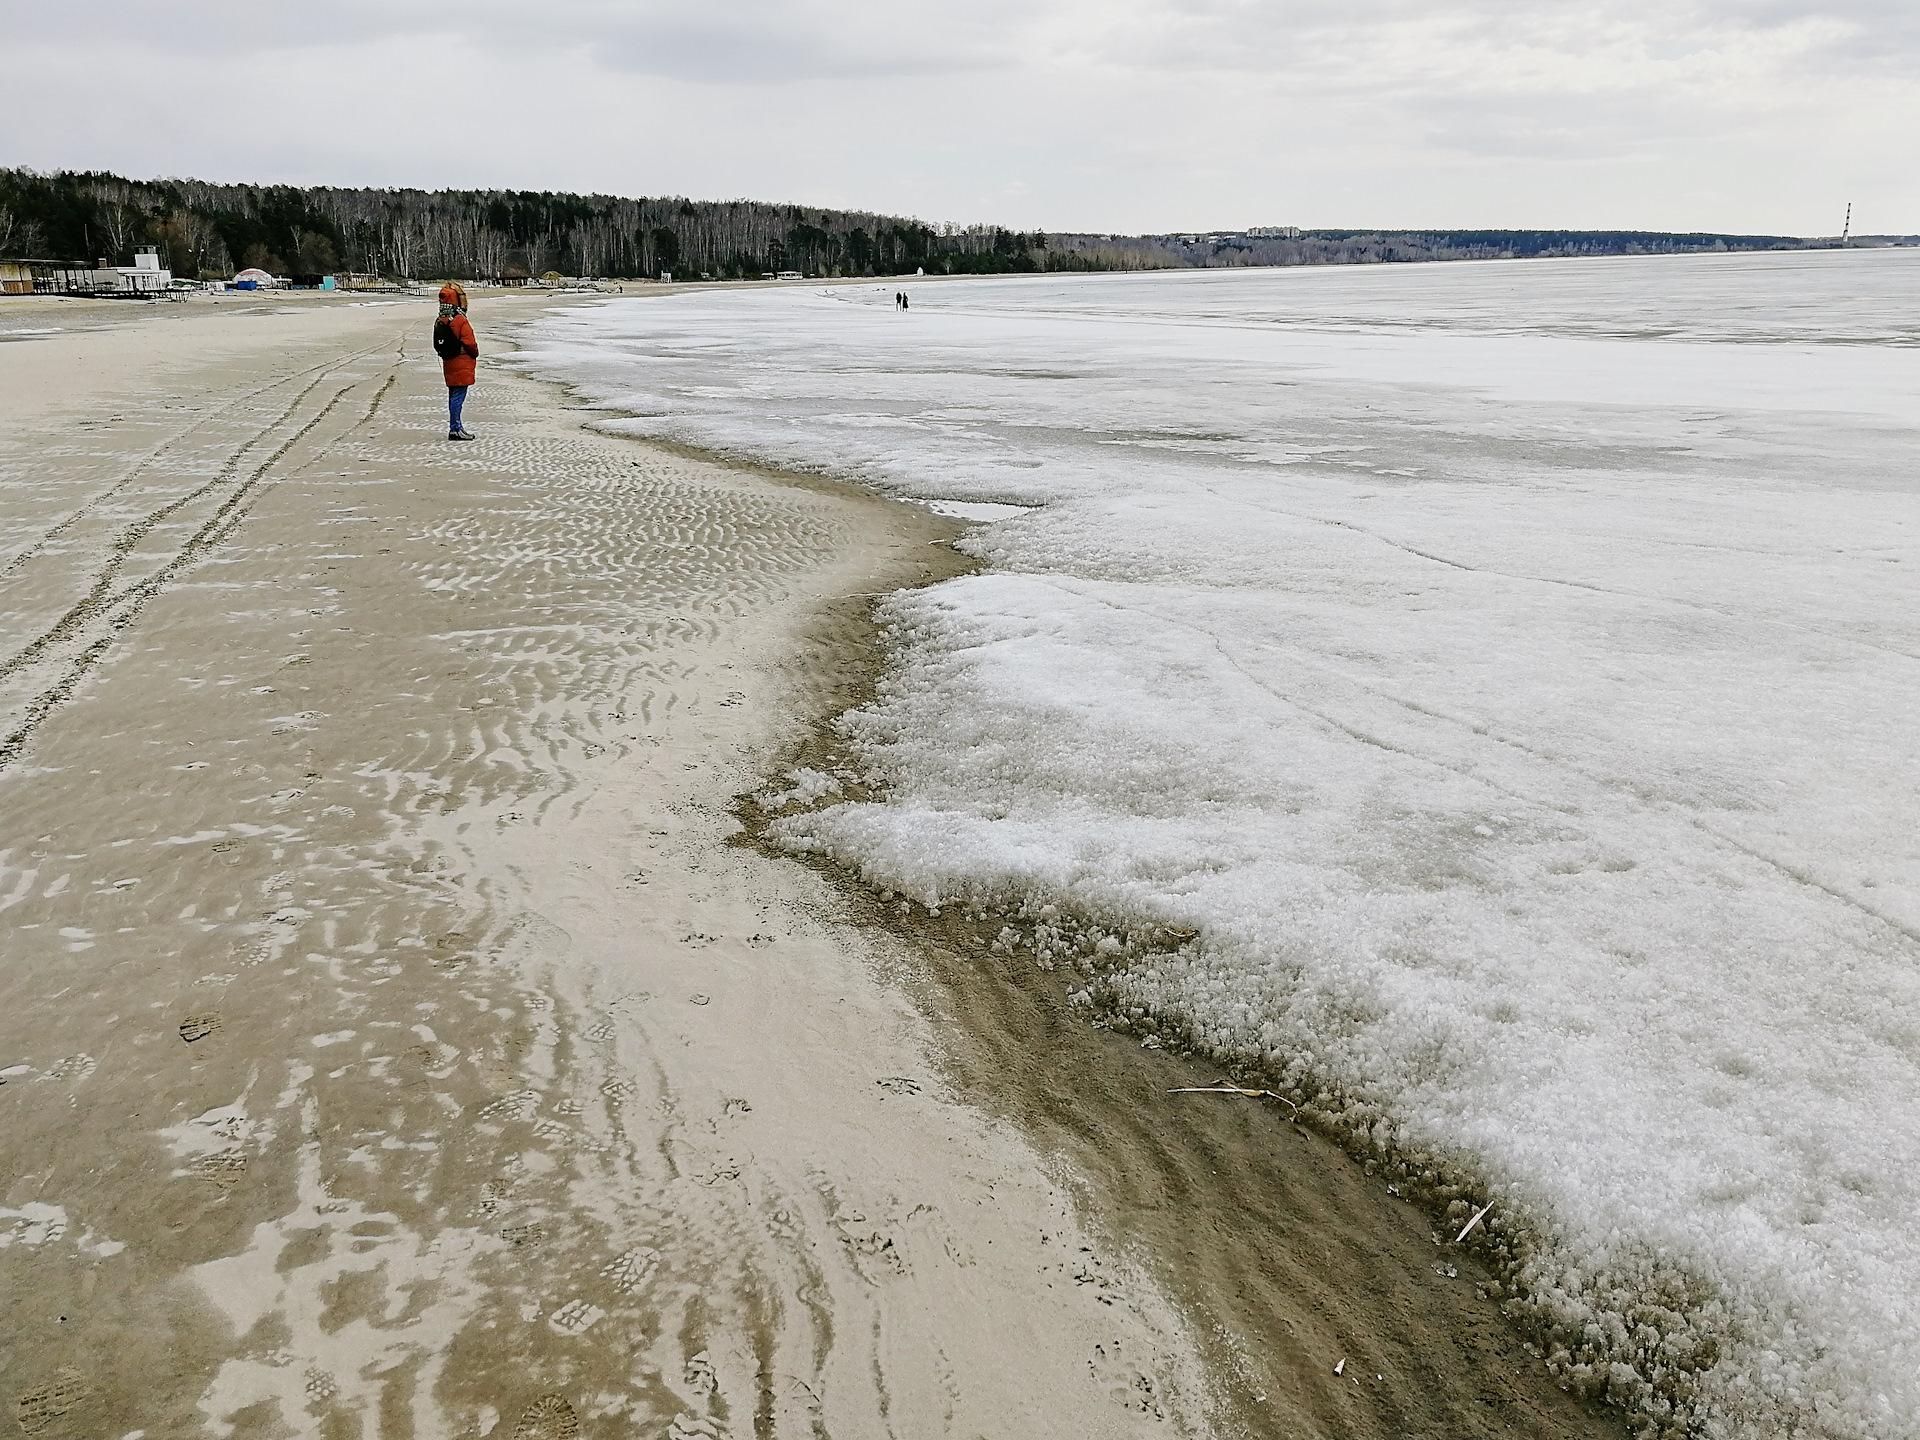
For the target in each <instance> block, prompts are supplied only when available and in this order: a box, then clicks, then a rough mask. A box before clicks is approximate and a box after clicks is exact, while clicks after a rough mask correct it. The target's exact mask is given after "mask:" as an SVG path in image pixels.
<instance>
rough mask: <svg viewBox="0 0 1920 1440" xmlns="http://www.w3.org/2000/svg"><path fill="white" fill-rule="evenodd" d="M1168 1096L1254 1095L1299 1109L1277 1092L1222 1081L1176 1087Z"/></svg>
mask: <svg viewBox="0 0 1920 1440" xmlns="http://www.w3.org/2000/svg"><path fill="white" fill-rule="evenodd" d="M1167 1094H1169V1095H1254V1096H1265V1097H1266V1098H1267V1099H1269V1100H1278V1101H1279V1102H1280V1103H1281V1104H1282V1105H1285V1106H1286V1107H1287V1108H1288V1109H1289V1110H1292V1111H1293V1112H1294V1113H1295V1114H1298V1113H1299V1111H1300V1107H1299V1106H1298V1105H1295V1104H1294V1103H1293V1101H1291V1100H1289V1099H1288V1098H1287V1097H1286V1096H1284V1095H1282V1094H1281V1093H1280V1092H1279V1091H1277V1090H1246V1089H1242V1088H1241V1087H1240V1086H1238V1085H1229V1084H1227V1082H1226V1081H1224V1080H1222V1081H1221V1082H1220V1083H1219V1084H1217V1085H1178V1086H1175V1087H1174V1088H1173V1089H1171V1090H1169V1091H1167Z"/></svg>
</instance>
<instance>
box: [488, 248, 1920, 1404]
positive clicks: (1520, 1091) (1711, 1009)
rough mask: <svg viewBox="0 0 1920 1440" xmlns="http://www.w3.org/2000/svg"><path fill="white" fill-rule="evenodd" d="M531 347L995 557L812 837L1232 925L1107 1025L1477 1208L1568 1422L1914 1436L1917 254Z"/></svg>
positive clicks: (727, 302) (897, 872)
mask: <svg viewBox="0 0 1920 1440" xmlns="http://www.w3.org/2000/svg"><path fill="white" fill-rule="evenodd" d="M903 286H904V288H906V289H907V290H908V291H909V292H910V294H911V295H912V301H913V305H912V309H911V310H908V311H905V312H901V311H898V310H896V309H895V308H894V306H893V303H892V295H893V292H894V291H895V290H896V289H899V288H902V287H903ZM528 339H529V343H530V344H531V346H532V348H531V350H530V351H529V353H528V355H527V357H526V363H528V364H530V365H531V366H533V367H534V368H535V369H536V370H537V371H538V372H539V373H542V374H546V375H550V376H553V377H555V378H562V379H565V380H567V381H568V382H569V383H570V384H572V385H574V386H576V387H578V388H579V389H581V390H582V391H584V392H585V393H586V394H588V395H589V396H591V397H593V398H595V399H597V400H600V401H603V402H605V403H606V404H607V405H608V406H609V407H610V409H613V410H617V411H619V412H623V413H624V414H626V415H628V416H630V417H632V418H630V419H619V420H612V421H610V425H611V427H612V428H615V429H619V430H624V431H628V432H630V433H636V434H642V435H648V436H659V437H665V438H670V439H673V440H678V441H683V442H686V443H690V444H694V445H700V446H704V447H708V448H711V449H715V450H720V451H724V452H728V453H733V454H740V455H750V456H753V457H755V458H758V459H762V460H768V461H774V462H778V463H783V464H788V465H797V466H802V467H806V468H813V469H823V470H827V471H831V472H833V473H836V474H841V475H847V476H853V477H857V478H860V479H863V480H865V481H867V482H869V483H871V484H874V485H876V486H878V487H881V488H883V489H887V490H889V491H892V492H895V493H900V494H906V495H911V496H914V497H917V498H921V499H929V500H943V501H952V502H965V503H966V504H968V505H973V506H979V505H987V506H991V507H994V508H991V509H984V510H977V511H973V512H970V513H973V514H978V515H981V516H1002V517H1005V518H995V519H987V520H983V523H982V524H981V525H980V526H979V528H978V529H977V531H976V532H975V534H976V542H977V545H978V547H979V549H980V551H981V553H982V554H983V555H984V556H986V557H987V558H988V560H989V561H990V564H989V567H988V569H987V570H986V572H985V573H983V574H980V575H977V576H972V577H968V578H965V579H962V580H958V581H954V582H949V583H948V584H945V585H941V586H938V587H935V588H934V589H931V590H926V591H920V592H915V593H912V594H909V595H906V596H904V597H902V598H900V599H897V600H895V601H892V602H889V608H888V613H889V614H890V615H891V618H892V619H893V621H894V622H895V625H896V632H895V634H896V641H897V644H898V647H899V648H898V652H897V656H896V665H895V671H894V677H893V682H892V684H891V686H890V687H889V689H888V690H887V692H886V694H885V695H884V697H883V699H882V701H881V702H880V703H879V704H878V706H877V707H876V708H875V709H874V710H873V711H871V712H869V713H868V714H866V715H864V716H862V717H860V718H859V720H858V722H857V730H856V733H857V734H858V736H859V737H860V740H861V742H862V744H863V745H864V746H865V748H866V753H867V756H868V759H869V762H870V763H871V764H872V765H873V766H874V767H875V769H876V770H878V771H879V772H880V773H882V774H884V775H885V777H886V778H887V779H888V780H889V781H890V782H891V789H890V791H889V792H888V798H887V799H886V800H885V801H884V802H881V803H871V804H840V805H835V806H830V807H829V808H826V809H824V810H821V811H818V812H816V813H813V814H809V815H806V816H803V817H796V818H795V819H794V820H792V821H790V822H788V829H789V832H790V835H791V837H792V838H793V839H794V841H795V842H796V843H804V844H810V845H814V846H818V847H820V848H824V849H828V850H831V851H833V852H834V853H837V854H839V855H841V856H843V857H845V858H847V859H848V860H850V861H853V862H855V863H858V864H860V865H862V866H864V867H865V869H866V871H867V873H868V874H869V875H870V876H871V877H872V878H874V879H875V880H876V881H879V882H881V883H885V884H890V885H893V886H895V887H897V888H900V889H903V890H905V891H907V892H909V893H913V894H916V895H919V896H922V897H925V898H926V899H928V900H929V901H931V900H933V899H936V898H938V899H942V900H946V899H952V898H955V897H961V896H967V895H973V896H979V897H990V898H993V899H996V900H1001V901H1005V900H1008V899H1013V900H1019V901H1028V902H1033V903H1046V902H1052V903H1057V904H1058V905H1060V906H1061V907H1062V909H1063V910H1067V911H1071V912H1073V913H1077V914H1079V915H1083V916H1089V917H1095V918H1098V919H1101V920H1103V921H1106V922H1108V923H1110V924H1114V925H1119V926H1125V925H1127V924H1130V923H1131V924H1142V923H1148V922H1152V923H1159V924H1170V925H1179V926H1185V927H1192V928H1196V929H1198V930H1199V932H1200V936H1199V939H1198V940H1197V941H1195V942H1194V944H1193V945H1192V946H1190V947H1189V948H1188V950H1187V952H1186V953H1184V954H1182V955H1180V956H1178V957H1171V958H1169V957H1166V956H1156V957H1152V958H1151V959H1146V958H1140V959H1138V960H1136V961H1134V962H1125V957H1122V960H1123V964H1122V968H1121V971H1120V973H1119V974H1118V975H1117V976H1116V977H1113V978H1110V979H1108V980H1107V981H1104V982H1102V984H1103V988H1102V994H1103V995H1105V996H1108V997H1110V998H1114V999H1117V1001H1118V1002H1119V1003H1120V1004H1121V1005H1123V1006H1126V1007H1137V1008H1138V1009H1139V1010H1140V1011H1142V1012H1144V1013H1143V1016H1142V1021H1143V1023H1142V1025H1141V1027H1140V1028H1142V1029H1150V1028H1152V1027H1153V1026H1154V1025H1155V1024H1159V1025H1162V1026H1168V1027H1173V1026H1179V1027H1185V1030H1186V1031H1187V1032H1188V1033H1192V1034H1197V1035H1199V1036H1200V1037H1202V1038H1203V1040H1204V1041H1205V1043H1207V1044H1209V1045H1211V1046H1212V1047H1213V1048H1214V1049H1216V1050H1217V1052H1218V1053H1219V1054H1221V1055H1222V1056H1229V1055H1230V1056H1238V1057H1245V1058H1249V1059H1258V1060H1260V1061H1262V1062H1263V1063H1265V1064H1266V1065H1268V1066H1269V1067H1271V1068H1272V1069H1273V1070H1274V1071H1275V1072H1276V1073H1281V1074H1285V1075H1287V1076H1290V1077H1291V1078H1292V1079H1293V1081H1295V1082H1296V1083H1297V1084H1299V1085H1300V1086H1302V1087H1303V1089H1304V1090H1305V1091H1306V1092H1309V1093H1321V1094H1324V1095H1326V1096H1327V1097H1329V1099H1328V1100H1327V1101H1326V1102H1325V1103H1327V1104H1329V1105H1330V1106H1331V1107H1333V1108H1336V1109H1339V1110H1342V1111H1343V1113H1344V1115H1345V1121H1346V1123H1348V1124H1349V1125H1351V1126H1353V1127H1354V1128H1355V1129H1356V1131H1358V1132H1362V1133H1363V1134H1365V1135H1370V1136H1371V1138H1372V1140H1373V1142H1375V1143H1377V1144H1378V1145H1380V1146H1381V1147H1383V1149H1385V1150H1387V1151H1390V1152H1392V1153H1394V1154H1398V1155H1402V1156H1406V1155H1413V1156H1427V1157H1431V1158H1430V1161H1429V1163H1435V1164H1436V1168H1440V1169H1443V1170H1444V1169H1446V1168H1447V1167H1451V1168H1452V1170H1453V1171H1454V1173H1456V1174H1459V1175H1463V1176H1467V1177H1471V1179H1472V1182H1473V1198H1474V1200H1475V1201H1476V1202H1478V1201H1484V1200H1491V1201H1493V1202H1494V1207H1495V1208H1494V1210H1493V1212H1492V1214H1491V1215H1490V1217H1489V1222H1488V1223H1489V1224H1490V1225H1492V1226H1494V1227H1495V1233H1496V1234H1498V1235H1500V1236H1501V1237H1503V1238H1504V1240H1505V1241H1506V1243H1507V1244H1508V1246H1509V1248H1510V1249H1511V1250H1512V1251H1513V1253H1514V1254H1516V1255H1518V1256H1521V1257H1522V1258H1523V1260H1524V1263H1523V1264H1522V1266H1521V1270H1520V1275H1519V1279H1520V1280H1521V1282H1522V1284H1521V1292H1522V1295H1523V1297H1524V1298H1525V1301H1526V1303H1529V1304H1531V1305H1534V1306H1536V1307H1537V1310H1538V1313H1539V1314H1540V1315H1541V1316H1543V1317H1545V1318H1548V1319H1550V1320H1552V1321H1553V1322H1555V1323H1557V1325H1558V1326H1559V1330H1558V1333H1559V1335H1560V1337H1561V1340H1560V1344H1561V1345H1562V1346H1563V1347H1564V1351H1565V1353H1564V1354H1563V1355H1559V1356H1556V1357H1555V1363H1556V1364H1557V1365H1558V1366H1559V1367H1560V1368H1562V1369H1563V1370H1571V1371H1572V1373H1574V1375H1575V1378H1577V1379H1582V1380H1590V1382H1591V1383H1596V1384H1598V1383H1604V1382H1605V1381H1606V1380H1607V1379H1608V1377H1609V1376H1611V1380H1612V1384H1613V1386H1614V1388H1615V1391H1616V1393H1617V1394H1619V1395H1621V1396H1631V1397H1637V1399H1636V1401H1635V1403H1638V1404H1641V1405H1645V1406H1648V1407H1650V1408H1651V1409H1652V1410H1653V1411H1654V1412H1656V1413H1661V1412H1660V1407H1662V1406H1665V1405H1669V1404H1673V1405H1678V1406H1679V1407H1680V1410H1679V1412H1677V1413H1679V1414H1684V1415H1687V1416H1689V1417H1691V1418H1693V1419H1695V1420H1702V1421H1705V1422H1706V1424H1707V1429H1708V1431H1709V1433H1712V1434H1716V1435H1728V1436H1732V1435H1752V1436H1759V1435H1777V1434H1782V1433H1787V1432H1788V1431H1789V1430H1790V1429H1791V1428H1792V1427H1794V1426H1799V1427H1803V1428H1802V1431H1801V1432H1800V1433H1806V1434H1817V1435H1822V1436H1867V1435H1872V1436H1914V1435H1916V1434H1920V1306H1917V1302H1916V1297H1920V1219H1917V1218H1916V1216H1920V745H1917V744H1916V741H1917V740H1920V725H1916V718H1915V717H1916V715H1920V613H1917V612H1916V607H1915V604H1914V599H1915V577H1916V571H1917V570H1920V251H1856V252H1818V253H1793V254H1763V255H1729V256H1699V257H1656V258H1646V259H1606V260H1592V261H1572V260H1566V261H1528V262H1505V263H1500V262H1495V263H1474V264H1448V265H1426V266H1406V267H1378V268H1364V269H1362V268H1351V269H1317V270H1291V271H1274V270H1265V271H1231V272H1229V271H1210V272H1177V273H1164V274H1157V275H1140V276H1098V277H1062V278H1059V279H1046V278H1027V279H1019V280H974V281H965V282H941V283H921V284H918V285H915V284H914V283H913V282H900V283H892V282H889V283H886V284H882V285H877V286H861V287H850V286H849V287H836V288H834V289H832V290H829V291H821V292H810V291H802V290H794V289H784V290H778V291H762V292H750V291H715V292H712V293H709V294H686V295H679V296H673V297H668V298H661V299H652V300H646V301H625V302H613V303H610V304H607V305H604V306H599V307H595V308H591V309H584V310H569V311H565V312H559V313H556V314H554V315H552V316H550V317H549V318H548V319H546V320H545V321H543V322H542V324H541V327H540V329H539V330H538V331H537V332H535V333H534V334H533V335H531V336H529V337H528ZM1010 506H1030V507H1038V508H1034V509H1031V510H1028V511H1021V510H1010V509H1005V508H1002V507H1010ZM1476 1208H1477V1203H1476ZM1581 1366H1588V1367H1592V1368H1591V1369H1588V1370H1581V1369H1578V1368H1577V1367H1581ZM1621 1366H1625V1367H1632V1371H1637V1372H1638V1376H1637V1378H1636V1375H1635V1374H1634V1373H1631V1371H1629V1370H1627V1369H1620V1368H1610V1367H1621ZM1688 1377H1693V1378H1688ZM1647 1381H1653V1382H1657V1383H1654V1384H1653V1385H1652V1386H1651V1387H1650V1388H1649V1386H1648V1385H1647V1384H1646V1383H1645V1382H1647Z"/></svg>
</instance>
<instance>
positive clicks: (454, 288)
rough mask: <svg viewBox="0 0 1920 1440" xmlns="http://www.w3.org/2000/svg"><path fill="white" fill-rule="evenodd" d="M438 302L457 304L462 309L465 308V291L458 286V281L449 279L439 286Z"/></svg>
mask: <svg viewBox="0 0 1920 1440" xmlns="http://www.w3.org/2000/svg"><path fill="white" fill-rule="evenodd" d="M440 303H441V304H442V305H458V306H459V307H460V308H461V309H462V310H464V309H466V308H467V292H466V291H465V290H463V289H462V288H461V287H460V282H459V281H457V280H449V281H448V282H447V283H446V284H444V285H442V286H441V287H440Z"/></svg>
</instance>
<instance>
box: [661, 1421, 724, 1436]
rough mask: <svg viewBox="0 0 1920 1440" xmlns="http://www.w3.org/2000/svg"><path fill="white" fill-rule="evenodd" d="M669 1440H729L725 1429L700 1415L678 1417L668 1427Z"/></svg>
mask: <svg viewBox="0 0 1920 1440" xmlns="http://www.w3.org/2000/svg"><path fill="white" fill-rule="evenodd" d="M667 1440H727V1432H726V1430H725V1428H724V1427H722V1426H720V1425H718V1424H716V1423H714V1422H713V1421H712V1420H708V1419H706V1418H705V1417H704V1416H700V1415H676V1416H675V1417H674V1419H673V1423H672V1424H671V1425H669V1426H667Z"/></svg>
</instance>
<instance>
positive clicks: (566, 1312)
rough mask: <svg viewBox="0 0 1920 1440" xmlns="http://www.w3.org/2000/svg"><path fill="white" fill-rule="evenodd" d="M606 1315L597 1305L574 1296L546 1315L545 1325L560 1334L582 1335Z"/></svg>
mask: <svg viewBox="0 0 1920 1440" xmlns="http://www.w3.org/2000/svg"><path fill="white" fill-rule="evenodd" d="M606 1316H607V1312H606V1311H604V1310H602V1309H601V1308H600V1307H599V1306H598V1305H591V1304H589V1303H588V1302H587V1301H585V1300H582V1299H581V1298H579V1297H578V1296H575V1297H574V1298H573V1299H571V1300H569V1301H567V1303H566V1304H564V1305H562V1306H561V1307H560V1308H559V1309H558V1310H556V1311H554V1312H553V1314H551V1315H549V1316H548V1317H547V1325H548V1326H549V1328H551V1329H553V1330H555V1331H557V1332H559V1333H560V1334H562V1335H584V1334H586V1332H587V1331H589V1330H591V1329H592V1328H593V1326H594V1325H595V1323H596V1322H598V1321H601V1320H604V1319H606Z"/></svg>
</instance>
